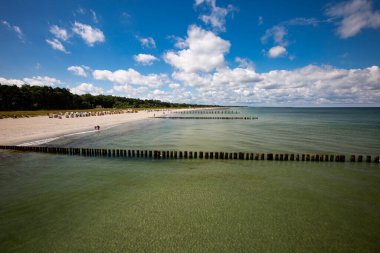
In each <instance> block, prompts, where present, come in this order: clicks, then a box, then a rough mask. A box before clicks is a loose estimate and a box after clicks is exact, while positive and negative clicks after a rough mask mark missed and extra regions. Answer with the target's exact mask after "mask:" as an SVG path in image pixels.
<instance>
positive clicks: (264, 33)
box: [0, 0, 380, 106]
mask: <svg viewBox="0 0 380 253" xmlns="http://www.w3.org/2000/svg"><path fill="white" fill-rule="evenodd" d="M0 38H1V40H0V83H2V84H8V85H9V84H16V85H22V84H24V83H28V84H30V85H50V86H53V87H66V88H69V89H70V90H71V91H72V92H74V93H77V94H84V93H91V94H112V95H118V96H126V97H138V98H149V99H150V98H154V99H160V100H165V101H171V102H194V103H206V104H225V105H252V106H380V69H379V67H378V66H379V65H380V50H379V49H378V47H379V45H380V2H379V1H370V0H348V1H280V0H278V1H248V0H246V1H243V0H240V1H239V0H230V1H227V0H226V1H222V0H191V1H190V0H189V1H185V0H184V1H174V0H166V1H155V0H146V1H142V0H129V1H128V0H126V1H47V0H46V1H39V0H35V1H25V0H12V1H8V0H3V1H1V2H0Z"/></svg>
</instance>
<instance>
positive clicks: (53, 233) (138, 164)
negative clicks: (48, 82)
mask: <svg viewBox="0 0 380 253" xmlns="http://www.w3.org/2000/svg"><path fill="white" fill-rule="evenodd" d="M238 110H240V111H241V113H242V114H243V115H255V116H258V117H259V120H253V121H240V120H239V121H216V120H160V119H152V120H150V121H147V122H140V123H134V124H131V125H128V126H125V125H124V126H123V125H121V126H117V127H115V128H112V129H109V130H107V131H100V132H98V133H90V134H85V135H74V136H70V137H66V138H61V139H58V140H55V141H54V142H51V143H50V145H52V146H57V145H59V146H81V147H86V146H89V147H104V148H130V147H133V148H139V149H140V148H141V149H173V150H186V149H188V150H204V151H207V150H210V151H229V150H231V151H239V150H241V151H253V152H255V151H258V152H266V151H268V152H289V153H290V152H333V153H335V152H338V153H348V154H350V153H358V154H373V155H375V154H379V153H380V151H379V150H380V149H379V146H380V145H379V140H380V136H379V135H380V133H379V131H380V130H379V126H380V124H379V118H380V117H379V109H293V108H283V109H278V108H259V109H257V108H254V109H250V108H239V109H238ZM378 210H380V165H379V164H375V163H372V164H366V163H348V162H347V163H323V162H321V163H312V162H290V161H289V162H276V161H239V160H228V161H226V160H149V159H118V158H99V157H98V158H94V157H76V156H64V155H53V154H38V153H19V152H9V151H0V227H1V229H0V249H1V252H237V251H239V252H379V249H380V246H379V245H380V244H379V241H380V229H379V228H380V214H379V212H378Z"/></svg>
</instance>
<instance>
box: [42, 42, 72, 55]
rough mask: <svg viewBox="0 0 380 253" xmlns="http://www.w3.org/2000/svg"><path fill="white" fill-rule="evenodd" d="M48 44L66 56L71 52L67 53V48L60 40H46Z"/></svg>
mask: <svg viewBox="0 0 380 253" xmlns="http://www.w3.org/2000/svg"><path fill="white" fill-rule="evenodd" d="M46 42H47V43H48V44H49V45H50V46H51V47H52V48H53V49H55V50H58V51H62V52H64V53H66V54H69V53H70V52H68V51H66V48H65V47H64V46H63V45H62V43H61V42H60V41H59V40H58V39H53V40H46Z"/></svg>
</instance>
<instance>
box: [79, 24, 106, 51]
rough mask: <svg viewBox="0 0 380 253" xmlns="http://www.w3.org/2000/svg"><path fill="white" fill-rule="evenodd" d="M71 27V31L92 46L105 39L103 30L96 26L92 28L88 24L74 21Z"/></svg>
mask: <svg viewBox="0 0 380 253" xmlns="http://www.w3.org/2000/svg"><path fill="white" fill-rule="evenodd" d="M72 29H73V32H74V33H76V34H78V35H79V36H80V37H81V38H82V39H83V40H84V41H85V42H86V44H87V45H89V46H90V47H92V46H94V44H95V43H101V42H104V41H105V37H104V34H103V32H102V31H101V30H99V29H98V28H93V27H92V26H90V25H86V24H82V23H79V22H75V23H74V25H73V28H72Z"/></svg>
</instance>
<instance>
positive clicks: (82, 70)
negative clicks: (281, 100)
mask: <svg viewBox="0 0 380 253" xmlns="http://www.w3.org/2000/svg"><path fill="white" fill-rule="evenodd" d="M85 67H87V66H85ZM87 68H88V67H87ZM67 70H68V71H70V72H72V73H73V74H74V75H77V76H84V77H87V73H86V70H85V68H83V67H81V66H70V67H68V68H67Z"/></svg>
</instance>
